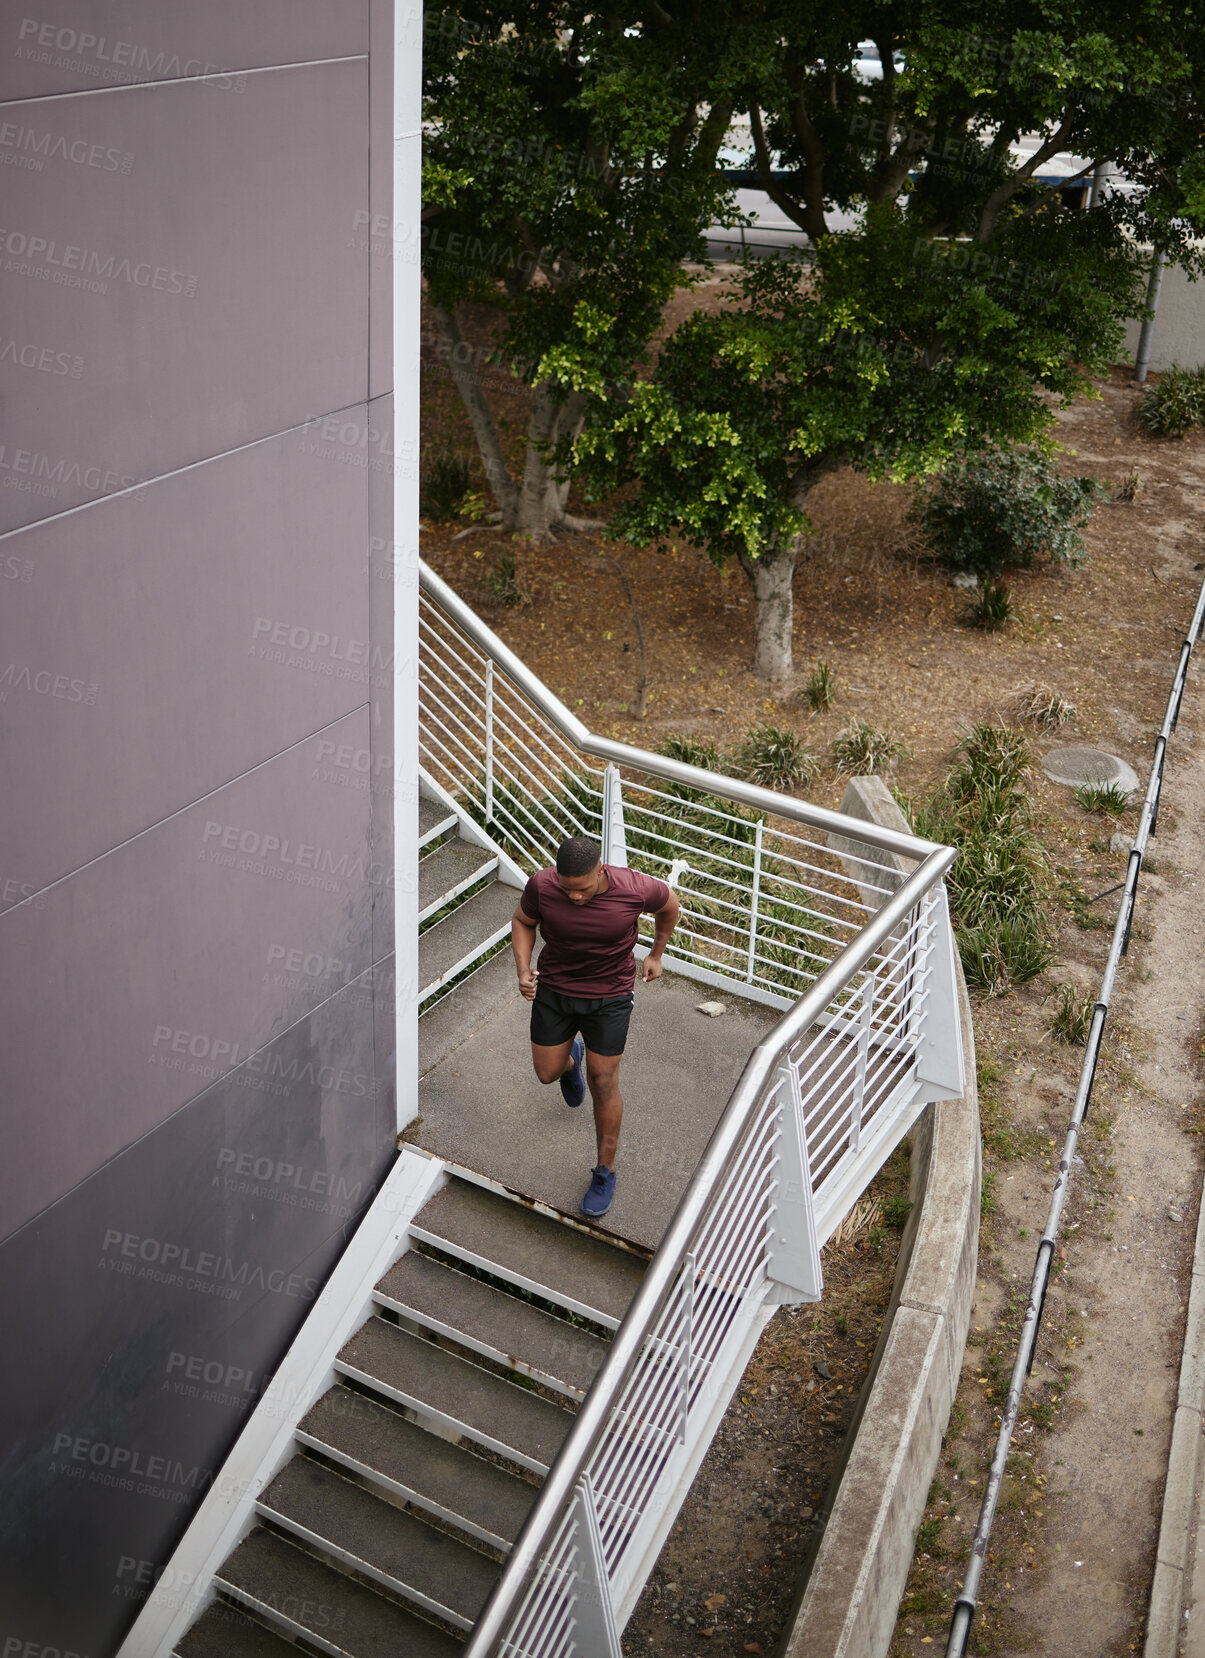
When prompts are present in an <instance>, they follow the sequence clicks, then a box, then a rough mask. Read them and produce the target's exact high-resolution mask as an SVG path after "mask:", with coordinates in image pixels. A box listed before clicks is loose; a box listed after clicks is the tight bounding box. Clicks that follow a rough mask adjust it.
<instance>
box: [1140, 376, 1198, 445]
mask: <svg viewBox="0 0 1205 1658" xmlns="http://www.w3.org/2000/svg"><path fill="white" fill-rule="evenodd" d="M1135 413H1136V418H1137V420H1138V424H1139V426H1140V427H1141V428H1142V430H1143V431H1144V432H1145V433H1146V435H1147V437H1149V438H1182V437H1183V436H1184V435H1185V433H1186V432H1191V431H1192V430H1193V428H1194V427H1197V426H1205V365H1203V366H1202V367H1201V368H1171V369H1168V371H1167V373H1166V374H1165V375H1164V376H1163V378H1162V380H1160V381H1159V384H1158V385H1157V386H1148V387H1147V388H1146V390H1145V392H1144V393H1143V395H1142V399H1141V401H1140V402H1139V404H1138V408H1137V410H1136V411H1135Z"/></svg>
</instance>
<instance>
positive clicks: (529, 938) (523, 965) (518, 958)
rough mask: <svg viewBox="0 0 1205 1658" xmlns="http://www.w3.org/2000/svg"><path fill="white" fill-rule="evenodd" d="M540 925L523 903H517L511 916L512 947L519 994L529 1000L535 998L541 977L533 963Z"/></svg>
mask: <svg viewBox="0 0 1205 1658" xmlns="http://www.w3.org/2000/svg"><path fill="white" fill-rule="evenodd" d="M538 926H539V922H538V921H533V920H532V919H531V917H530V916H529V915H528V913H527V911H526V910H525V909H524V908H523V906H522V904H516V906H515V913H514V915H512V916H511V918H510V947H511V949H512V950H513V951H514V956H515V970H516V972H517V973H518V975H519V994H520V995H521V996H522V997H523V998H524V1000H525V1001H528V1002H532V1001H534V1000H535V994H536V982H537V980H538V979H539V977H540V975H539V974H538V973H537V972H536V970H535V968H534V967H533V966H532V965H531V952H532V951H533V950H534V949H535V943H536V928H537V927H538Z"/></svg>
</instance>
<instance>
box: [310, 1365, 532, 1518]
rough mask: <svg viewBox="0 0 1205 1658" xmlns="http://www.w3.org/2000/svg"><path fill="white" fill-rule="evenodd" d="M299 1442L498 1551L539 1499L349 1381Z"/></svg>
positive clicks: (315, 1412) (314, 1414)
mask: <svg viewBox="0 0 1205 1658" xmlns="http://www.w3.org/2000/svg"><path fill="white" fill-rule="evenodd" d="M297 1437H298V1439H299V1440H300V1441H301V1443H302V1444H303V1445H310V1446H312V1447H313V1448H314V1449H315V1450H318V1451H321V1452H322V1454H323V1455H324V1456H327V1457H330V1458H331V1459H332V1460H333V1461H335V1462H340V1463H342V1464H343V1466H344V1467H346V1468H349V1469H351V1470H352V1471H353V1472H355V1473H358V1474H362V1475H363V1476H364V1477H365V1478H366V1479H369V1480H372V1481H373V1482H374V1483H376V1484H378V1485H381V1486H383V1487H384V1488H385V1489H386V1490H388V1491H391V1492H392V1493H393V1494H394V1495H395V1496H397V1497H401V1498H403V1499H404V1500H405V1501H407V1502H411V1503H414V1504H415V1505H416V1506H417V1507H420V1508H425V1509H427V1510H428V1511H429V1512H430V1513H432V1514H437V1515H439V1516H440V1517H441V1518H442V1519H444V1520H447V1521H448V1522H449V1523H450V1524H452V1525H455V1526H459V1527H460V1529H461V1530H462V1531H467V1532H469V1533H470V1535H472V1536H474V1537H478V1538H480V1539H481V1541H482V1542H483V1543H488V1544H490V1545H491V1546H492V1547H493V1548H496V1549H502V1550H506V1549H509V1547H510V1545H511V1544H512V1543H513V1542H514V1540H515V1538H516V1537H517V1536H518V1535H519V1528H520V1526H521V1525H522V1524H523V1522H524V1520H525V1519H526V1518H527V1514H528V1510H529V1509H530V1508H531V1505H532V1503H533V1502H534V1501H535V1498H536V1491H535V1487H534V1486H530V1485H527V1484H525V1483H524V1481H523V1480H521V1479H517V1478H516V1477H515V1475H514V1474H508V1473H507V1472H506V1471H505V1470H504V1469H502V1468H499V1467H497V1466H496V1465H495V1464H494V1463H492V1462H485V1461H483V1460H482V1459H481V1457H475V1456H473V1455H472V1454H471V1453H470V1452H469V1451H466V1450H464V1449H463V1448H462V1447H461V1446H459V1445H452V1444H449V1442H448V1441H447V1440H446V1439H440V1438H439V1437H438V1436H437V1435H435V1434H432V1433H428V1432H427V1430H426V1429H425V1428H422V1427H420V1426H419V1425H418V1423H417V1422H411V1421H409V1420H408V1419H407V1418H406V1417H404V1416H402V1415H401V1414H400V1412H398V1411H396V1410H390V1409H389V1408H388V1406H386V1405H380V1404H378V1403H377V1402H376V1400H375V1399H369V1398H367V1397H366V1396H365V1395H364V1394H363V1393H357V1392H355V1390H354V1389H352V1388H349V1387H343V1386H342V1385H341V1384H336V1385H335V1386H334V1387H332V1388H330V1389H329V1390H328V1391H327V1392H326V1393H324V1394H323V1395H322V1397H321V1399H319V1400H318V1402H317V1404H316V1405H315V1406H314V1408H313V1409H312V1410H311V1411H310V1412H309V1414H308V1415H307V1416H306V1418H305V1420H304V1421H303V1422H302V1423H301V1424H300V1426H299V1427H298V1429H297Z"/></svg>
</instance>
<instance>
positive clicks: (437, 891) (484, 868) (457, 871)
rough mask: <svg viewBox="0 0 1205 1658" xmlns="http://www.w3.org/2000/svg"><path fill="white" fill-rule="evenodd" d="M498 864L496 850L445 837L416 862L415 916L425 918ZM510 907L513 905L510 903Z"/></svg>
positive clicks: (483, 876) (481, 878) (482, 877)
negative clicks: (416, 903) (416, 902)
mask: <svg viewBox="0 0 1205 1658" xmlns="http://www.w3.org/2000/svg"><path fill="white" fill-rule="evenodd" d="M497 867H498V857H497V854H496V853H493V852H487V851H486V850H485V848H484V847H481V846H474V845H473V843H472V841H462V840H448V841H444V843H443V845H442V846H438V847H436V849H435V851H434V852H429V853H428V854H427V856H426V857H425V858H422V859H420V860H419V865H418V919H419V921H420V922H422V921H425V920H426V919H427V917H428V916H430V915H434V914H435V912H436V910H441V909H442V908H443V907H444V905H445V904H448V903H451V901H452V899H453V898H455V897H457V896H458V895H459V894H460V893H462V892H464V891H465V890H466V889H467V888H468V887H471V886H472V885H473V884H474V882H476V881H480V880H483V879H484V878H485V876H487V875H489V874H492V872H493V871H494V870H496V869H497ZM511 907H512V910H513V908H514V906H513V905H512V906H511Z"/></svg>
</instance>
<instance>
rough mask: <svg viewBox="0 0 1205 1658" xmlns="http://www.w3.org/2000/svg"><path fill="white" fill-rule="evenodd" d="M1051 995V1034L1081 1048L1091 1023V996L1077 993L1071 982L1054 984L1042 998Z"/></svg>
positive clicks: (1046, 998) (1060, 1040)
mask: <svg viewBox="0 0 1205 1658" xmlns="http://www.w3.org/2000/svg"><path fill="white" fill-rule="evenodd" d="M1051 997H1053V998H1054V1018H1053V1019H1052V1020H1051V1021H1050V1033H1051V1035H1052V1036H1053V1037H1054V1038H1055V1039H1056V1041H1059V1042H1066V1043H1067V1044H1068V1045H1069V1046H1071V1047H1076V1048H1082V1047H1083V1045H1084V1043H1085V1042H1086V1041H1087V1040H1088V1031H1089V1029H1090V1027H1091V1025H1092V1012H1093V1008H1094V1006H1095V1004H1094V1003H1093V1000H1092V998H1091V996H1081V995H1079V994H1078V992H1077V991H1076V988H1075V986H1074V985H1073V984H1056V985H1055V987H1054V989H1053V990H1052V991H1051V992H1050V994H1049V995H1048V996H1044V997H1043V998H1042V1000H1043V1001H1049V1000H1050V999H1051Z"/></svg>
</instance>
